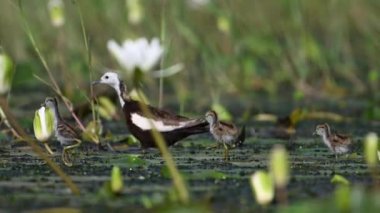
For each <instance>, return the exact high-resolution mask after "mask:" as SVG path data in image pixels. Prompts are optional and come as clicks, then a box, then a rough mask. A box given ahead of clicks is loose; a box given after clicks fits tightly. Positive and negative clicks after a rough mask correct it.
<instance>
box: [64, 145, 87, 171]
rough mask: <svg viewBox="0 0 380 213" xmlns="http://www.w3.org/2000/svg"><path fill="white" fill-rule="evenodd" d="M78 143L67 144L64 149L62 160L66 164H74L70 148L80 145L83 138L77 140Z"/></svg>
mask: <svg viewBox="0 0 380 213" xmlns="http://www.w3.org/2000/svg"><path fill="white" fill-rule="evenodd" d="M75 142H76V144H73V145H70V146H65V147H64V148H63V151H62V161H63V163H64V164H65V165H66V166H69V167H71V166H72V165H73V163H72V159H71V157H70V154H69V153H68V151H69V150H71V149H74V148H76V147H78V146H79V145H80V144H81V143H82V141H81V140H75Z"/></svg>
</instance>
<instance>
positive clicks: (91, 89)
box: [73, 1, 97, 125]
mask: <svg viewBox="0 0 380 213" xmlns="http://www.w3.org/2000/svg"><path fill="white" fill-rule="evenodd" d="M73 3H74V4H75V5H76V8H77V10H78V14H79V19H80V25H81V28H82V35H83V41H84V45H85V48H86V52H87V63H88V64H87V66H88V74H89V78H90V82H92V79H93V70H92V57H91V51H90V46H89V43H88V38H87V33H86V28H85V27H84V21H83V15H82V10H81V9H80V6H79V5H78V2H77V1H74V2H73ZM90 94H91V95H90V97H91V98H90V99H89V101H90V104H91V111H92V120H93V122H94V124H95V125H96V124H97V123H96V115H95V105H94V99H93V98H92V97H94V89H93V87H92V86H91V85H90Z"/></svg>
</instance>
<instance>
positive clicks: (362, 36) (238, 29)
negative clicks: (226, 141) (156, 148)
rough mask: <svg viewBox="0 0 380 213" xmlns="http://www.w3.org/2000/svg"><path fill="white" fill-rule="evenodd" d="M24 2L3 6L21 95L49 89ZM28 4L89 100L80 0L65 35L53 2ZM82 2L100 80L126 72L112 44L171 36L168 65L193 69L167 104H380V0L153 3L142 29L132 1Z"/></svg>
mask: <svg viewBox="0 0 380 213" xmlns="http://www.w3.org/2000/svg"><path fill="white" fill-rule="evenodd" d="M17 2H18V1H13V0H9V1H8V0H2V1H0V14H1V19H0V29H1V30H0V45H1V46H2V47H3V49H4V50H5V51H6V52H7V53H8V54H10V55H11V57H12V58H13V59H14V60H15V62H16V65H17V67H16V76H15V80H14V86H13V87H14V91H16V92H17V91H20V90H21V91H25V90H24V88H30V87H31V88H35V87H38V88H44V87H45V86H44V85H42V83H41V82H40V81H38V80H36V79H35V78H34V77H33V74H37V75H39V76H44V75H45V74H46V73H45V71H44V69H43V67H42V65H41V62H40V60H39V59H38V56H37V55H36V53H35V51H34V49H33V46H32V45H31V43H30V41H29V40H28V37H27V34H26V33H25V30H24V29H23V23H22V19H21V18H20V13H19V11H18V8H17V7H15V6H17V4H18V3H17ZM22 2H23V7H24V10H25V13H26V16H27V21H28V24H29V25H30V27H31V29H32V31H33V33H34V34H35V36H36V40H37V45H38V46H39V47H40V48H41V50H42V54H43V55H44V56H45V57H46V58H47V61H48V63H49V65H50V66H51V67H52V70H53V72H54V73H55V75H56V76H57V78H58V79H59V81H60V82H61V84H62V85H63V87H64V91H65V93H66V96H68V97H69V98H71V99H72V100H73V101H74V102H76V101H78V100H79V99H81V98H83V96H78V92H77V90H78V88H79V89H83V91H88V87H89V78H88V68H87V62H86V60H87V53H86V49H85V46H84V42H83V35H82V31H81V25H80V18H79V15H78V10H77V7H76V6H75V5H74V3H73V2H75V1H64V2H65V8H64V12H65V19H66V20H65V25H64V26H63V27H62V28H60V29H57V28H54V27H53V26H52V25H51V23H50V18H49V12H48V9H47V1H46V0H36V1H22ZM77 3H78V4H79V7H80V8H81V10H82V13H83V17H84V25H85V28H86V30H87V33H88V38H89V42H90V49H91V55H92V63H93V67H94V70H95V71H96V75H95V76H94V77H98V76H100V73H102V72H103V71H104V68H106V67H108V68H113V69H118V68H119V67H118V65H117V63H116V60H114V59H113V58H112V56H111V55H110V53H109V52H108V50H107V47H106V44H107V41H108V40H109V39H116V40H117V41H118V42H121V41H123V40H124V39H126V38H138V37H147V38H152V37H160V35H161V33H162V32H165V35H166V36H165V40H164V45H165V48H166V54H165V63H164V66H165V67H167V66H170V65H173V64H175V63H183V64H184V65H185V70H184V71H183V72H181V73H179V74H177V75H175V76H172V77H170V78H167V79H165V99H166V100H168V99H167V97H170V96H172V97H175V98H176V99H175V100H176V102H178V101H179V102H181V104H182V105H187V104H186V103H192V102H194V101H195V102H197V103H198V105H206V106H207V105H209V104H210V101H209V100H210V99H213V101H214V102H215V101H217V100H219V99H220V97H223V96H224V95H230V96H234V97H237V98H245V97H252V95H254V94H263V95H265V96H267V97H273V98H276V97H282V98H283V97H284V95H286V96H285V97H287V98H289V99H290V100H302V99H304V98H322V99H343V98H347V97H348V98H354V99H364V100H366V101H368V102H369V103H371V104H374V105H376V103H378V102H379V99H380V98H379V94H378V93H377V94H376V91H378V90H379V87H380V86H379V79H380V71H379V67H380V66H379V65H380V60H379V55H380V40H379V39H378V38H379V34H380V22H379V21H378V20H380V13H379V11H380V1H376V0H332V1H325V0H323V1H302V0H280V1H277V0H271V1H260V0H250V1H247V0H234V1H228V0H220V1H210V4H208V5H206V6H204V7H200V8H193V7H190V6H189V4H188V1H173V0H167V1H148V0H145V1H144V0H143V1H141V3H142V6H143V7H142V8H143V16H144V17H143V20H142V22H141V23H140V24H138V25H132V24H130V23H129V22H128V10H127V7H126V1H124V0H119V1H109V0H80V1H78V2H77ZM164 7H165V12H164V13H163V12H162V11H163V8H164ZM163 20H164V21H165V27H164V28H163V27H162V21H163ZM146 80H147V81H146V82H145V90H146V93H147V94H148V96H149V97H150V98H151V99H152V100H153V102H156V100H158V82H159V80H158V79H152V78H147V79H146ZM284 91H289V92H286V93H284ZM372 111H376V112H377V111H379V109H374V110H372ZM371 113H372V114H377V113H374V112H370V113H369V114H371ZM378 113H379V114H380V112H378ZM373 116H375V117H377V116H376V115H373ZM379 117H380V115H379Z"/></svg>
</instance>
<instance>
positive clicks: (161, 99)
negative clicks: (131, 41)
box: [158, 0, 166, 108]
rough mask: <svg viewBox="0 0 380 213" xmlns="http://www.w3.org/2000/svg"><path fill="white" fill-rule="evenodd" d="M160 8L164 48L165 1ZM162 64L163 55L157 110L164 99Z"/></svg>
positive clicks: (162, 62)
mask: <svg viewBox="0 0 380 213" xmlns="http://www.w3.org/2000/svg"><path fill="white" fill-rule="evenodd" d="M161 3H162V6H161V42H162V43H163V44H164V46H165V36H166V19H165V14H166V10H165V7H166V0H162V1H161ZM164 62H165V54H162V57H161V61H160V72H161V76H160V85H159V94H158V108H162V105H163V98H164V76H163V74H164V68H163V67H164Z"/></svg>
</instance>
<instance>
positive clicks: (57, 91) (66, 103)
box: [18, 0, 85, 131]
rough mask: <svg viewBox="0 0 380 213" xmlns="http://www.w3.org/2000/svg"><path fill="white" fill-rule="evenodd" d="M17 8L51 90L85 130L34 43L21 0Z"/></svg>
mask: <svg viewBox="0 0 380 213" xmlns="http://www.w3.org/2000/svg"><path fill="white" fill-rule="evenodd" d="M18 8H19V11H20V14H21V19H22V21H23V25H24V29H25V31H26V33H27V35H28V37H29V40H30V42H31V43H32V45H33V48H34V50H35V51H36V53H37V55H38V57H39V58H40V60H41V63H42V65H43V66H44V68H45V70H46V72H47V74H48V76H49V79H50V81H51V83H52V85H51V86H52V89H53V90H54V91H55V92H56V93H57V94H58V95H59V96H60V97H61V99H62V100H63V103H64V104H65V106H66V108H67V109H68V110H69V111H70V113H71V115H72V116H73V118H74V119H75V121H76V123H77V124H78V126H79V128H80V129H81V130H82V131H85V127H84V125H83V124H82V122H81V121H80V120H79V118H78V117H77V116H76V114H75V113H74V110H73V107H72V103H71V102H70V100H69V99H67V98H66V97H65V96H64V95H63V93H62V91H61V89H60V87H59V86H58V84H57V82H56V80H55V78H54V76H53V74H52V72H51V70H50V68H49V66H48V64H47V62H46V60H45V58H44V57H43V55H42V53H41V51H40V49H39V48H38V46H37V43H36V41H35V39H34V36H33V33H32V31H31V29H30V27H29V24H28V22H27V19H26V16H25V13H24V10H23V8H22V3H21V0H19V4H18ZM49 85H50V84H49Z"/></svg>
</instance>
